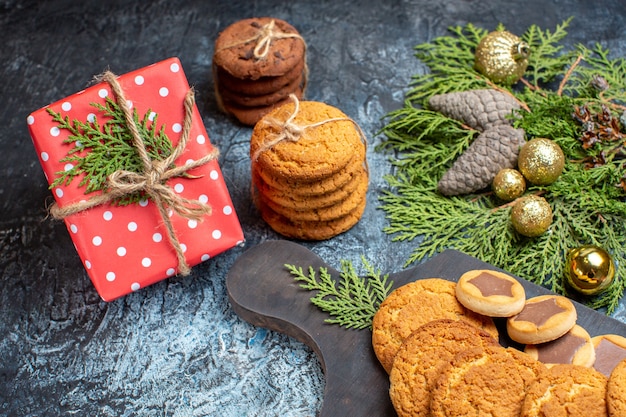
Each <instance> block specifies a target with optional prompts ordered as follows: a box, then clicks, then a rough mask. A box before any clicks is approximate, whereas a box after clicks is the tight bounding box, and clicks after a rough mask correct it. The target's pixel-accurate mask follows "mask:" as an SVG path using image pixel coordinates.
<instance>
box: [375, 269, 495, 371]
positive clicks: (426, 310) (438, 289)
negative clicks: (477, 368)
mask: <svg viewBox="0 0 626 417" xmlns="http://www.w3.org/2000/svg"><path fill="white" fill-rule="evenodd" d="M454 288H455V283H454V282H452V281H447V280H445V279H443V278H427V279H420V280H417V281H413V282H410V283H408V284H405V285H402V286H401V287H398V288H396V289H395V290H394V291H393V292H392V293H391V294H389V296H388V297H387V298H386V299H385V300H384V301H383V302H382V303H381V304H380V306H379V308H378V311H377V312H376V314H375V315H374V319H373V320H372V346H373V348H374V352H375V353H376V357H377V358H378V360H379V361H380V363H381V364H382V366H383V368H384V369H385V370H386V371H387V372H388V373H389V372H390V371H391V367H392V365H393V361H394V358H395V356H396V353H397V352H398V349H400V346H401V345H402V342H403V341H404V339H406V338H407V337H408V336H409V335H410V334H411V333H413V331H415V330H417V329H418V328H419V327H420V326H422V325H424V324H426V323H428V322H430V321H432V320H437V319H453V320H465V321H467V322H469V323H470V324H473V325H475V326H476V327H478V328H481V329H483V330H485V331H486V332H487V333H489V334H491V335H492V336H494V338H496V339H497V338H498V330H497V328H496V326H495V324H494V323H493V320H492V319H491V318H490V317H486V316H482V315H479V314H476V313H474V312H472V311H470V310H468V309H467V308H465V307H463V305H462V304H461V303H459V302H458V300H457V299H456V296H455V293H454Z"/></svg>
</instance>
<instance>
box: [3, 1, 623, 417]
mask: <svg viewBox="0 0 626 417" xmlns="http://www.w3.org/2000/svg"><path fill="white" fill-rule="evenodd" d="M515 3H518V4H515ZM254 16H272V17H277V18H281V19H284V20H286V21H288V22H289V23H291V24H292V25H293V26H295V27H296V28H297V29H298V30H299V31H300V33H301V35H302V36H303V37H304V39H305V40H306V41H307V44H308V61H309V66H310V79H309V84H308V93H307V98H308V99H310V100H317V101H323V102H326V103H328V104H331V105H333V106H336V107H338V108H340V109H341V110H343V111H344V112H345V113H346V114H348V115H349V116H350V117H352V118H353V119H354V120H355V121H356V122H357V123H359V125H360V126H361V127H362V128H363V130H364V131H365V132H366V134H367V136H368V137H369V140H370V146H369V150H368V160H369V164H370V172H371V183H370V189H369V193H368V207H367V209H366V212H365V214H364V216H363V219H362V220H361V222H360V223H359V224H358V225H357V226H355V227H354V228H353V229H351V230H350V231H349V232H348V233H345V234H343V235H341V236H338V237H336V238H333V239H331V240H328V241H324V242H318V243H306V244H305V246H307V247H309V248H311V249H312V250H313V251H314V252H315V253H317V254H318V255H320V256H321V257H322V258H323V259H325V260H326V261H327V262H328V263H329V264H330V265H334V266H336V267H337V266H338V265H339V261H340V260H342V259H347V260H351V261H353V262H354V263H355V264H356V265H357V266H358V265H359V264H360V257H361V256H362V255H363V256H364V257H365V258H366V259H367V260H368V261H369V262H370V263H372V264H373V265H375V266H376V267H377V268H380V269H382V270H383V271H386V272H394V271H398V270H401V269H402V268H403V265H404V261H405V259H406V258H408V254H409V253H410V251H411V245H413V244H416V243H400V242H392V238H391V237H390V236H387V235H385V234H384V233H383V232H382V229H383V228H384V227H385V226H386V221H385V218H384V213H383V212H382V211H381V210H379V208H378V201H377V196H378V195H379V192H380V190H381V189H383V188H384V187H385V182H384V180H383V179H382V176H383V175H385V174H387V173H390V172H391V166H390V164H389V163H388V160H387V159H388V158H389V157H390V155H385V154H381V153H379V152H376V151H375V150H374V148H375V146H376V144H378V143H380V140H381V138H380V137H378V136H376V132H377V131H378V130H379V129H380V127H381V126H382V121H381V118H382V117H383V116H384V115H385V114H387V113H388V112H389V111H391V110H393V109H396V108H398V107H401V106H402V102H403V97H404V93H405V92H406V91H407V88H408V84H409V82H410V79H411V75H414V74H417V73H421V72H423V71H424V70H425V69H424V67H423V65H422V64H421V63H420V62H418V61H417V60H416V59H415V58H414V56H413V49H412V48H413V47H414V46H415V45H417V44H420V43H424V42H428V41H430V40H432V39H433V38H435V37H437V36H442V35H446V34H447V28H448V27H449V26H453V25H465V24H466V23H468V22H472V23H474V24H475V25H476V26H479V27H483V28H485V29H488V30H492V29H494V28H495V27H496V26H497V25H498V24H499V23H503V24H504V25H505V26H506V28H507V29H508V30H510V31H511V32H513V33H517V34H522V33H523V32H524V31H525V30H526V29H527V28H528V26H530V25H532V24H536V25H538V26H540V27H541V28H544V29H551V30H553V29H554V28H555V26H556V25H557V24H559V23H561V22H562V21H564V20H565V19H567V18H568V17H570V16H574V20H573V21H572V23H571V26H570V28H569V29H568V32H569V35H568V37H567V38H566V41H565V43H566V45H568V46H573V45H576V44H578V43H582V44H585V45H587V46H593V45H594V44H595V43H596V42H599V43H601V44H602V45H603V46H604V47H606V48H609V49H610V50H611V51H612V55H613V56H614V57H618V56H623V55H624V53H626V35H625V34H624V30H623V28H624V27H626V4H625V3H624V1H623V0H606V1H595V2H592V1H588V0H552V1H549V0H527V1H524V2H510V1H505V0H488V1H487V0H475V1H474V0H443V1H437V0H434V1H433V0H414V1H400V0H396V1H380V0H364V1H342V0H333V1H318V2H310V1H290V2H277V1H269V0H268V1H239V0H230V1H193V0H188V1H183V0H167V1H165V0H156V1H69V0H66V1H45V2H44V1H11V0H4V1H0V100H1V101H0V414H2V415H8V416H44V415H45V416H50V415H72V414H77V415H101V416H114V415H115V416H130V415H139V416H161V415H167V416H192V415H198V416H200V415H207V416H208V415H216V416H217V415H219V416H244V415H245V416H274V415H281V416H306V415H308V416H312V415H315V413H316V412H317V411H318V410H319V408H320V405H321V401H322V393H323V389H324V376H323V373H322V370H321V367H320V365H319V362H318V361H317V359H316V357H315V355H314V354H313V352H312V351H311V350H310V349H309V348H308V347H307V346H305V345H303V344H301V343H300V342H297V341H295V340H293V339H291V338H289V337H287V336H285V335H282V334H278V333H275V332H270V331H266V330H264V329H262V328H256V327H253V326H251V325H249V324H247V323H246V322H244V321H242V320H241V319H239V318H238V317H237V316H236V315H235V313H234V312H233V311H232V308H231V306H230V305H229V302H228V298H227V294H226V288H225V285H224V281H225V276H226V273H227V272H228V270H229V268H230V266H231V265H232V264H233V262H234V261H235V260H236V259H237V257H238V256H239V255H241V253H243V251H245V250H246V248H235V249H232V250H230V251H228V252H226V253H224V254H222V255H220V256H217V257H215V258H214V259H211V260H209V261H207V262H205V263H203V264H201V265H198V266H196V267H194V268H193V272H192V275H191V276H189V277H186V278H179V277H175V278H172V279H168V280H165V281H162V282H160V283H158V284H156V285H153V286H151V287H149V288H146V289H142V290H141V291H139V292H137V293H134V294H132V295H129V296H126V297H124V298H121V299H119V300H116V301H114V302H111V303H104V302H102V301H101V300H100V299H99V297H98V295H97V293H96V292H95V290H94V288H93V287H92V285H91V283H90V281H89V279H88V278H87V275H86V274H85V272H84V270H83V267H82V265H81V262H80V260H79V259H78V256H77V255H76V252H75V250H74V247H73V245H72V242H71V240H70V238H69V236H68V233H67V231H66V229H65V226H64V225H63V224H62V223H59V222H56V221H51V220H49V219H47V218H46V204H47V202H50V201H51V194H50V193H49V191H48V189H47V184H46V182H45V179H44V176H43V173H42V171H41V169H40V167H39V164H38V161H37V157H36V154H35V152H34V148H33V146H32V143H31V139H30V137H29V134H28V131H27V128H26V116H27V115H28V114H29V113H30V112H32V111H34V110H36V109H38V108H40V107H43V106H45V105H47V104H49V103H51V102H53V101H57V100H59V99H61V98H64V97H66V96H69V95H71V94H73V93H74V92H77V91H79V90H81V89H83V88H85V87H86V86H87V85H89V83H90V81H91V79H92V77H93V75H95V74H98V73H101V72H102V71H103V70H104V69H107V68H109V69H111V70H112V71H113V72H115V73H118V74H122V73H124V72H128V71H131V70H134V69H137V68H140V67H143V66H146V65H149V64H152V63H154V62H156V61H160V60H162V59H164V58H167V57H170V56H178V57H179V58H180V59H181V61H182V64H183V68H184V70H185V72H186V74H187V77H188V79H189V82H190V83H191V84H192V85H194V86H195V87H196V91H197V95H196V97H197V100H198V107H199V109H200V112H201V114H202V116H203V120H204V123H205V125H206V128H207V131H208V133H209V136H210V138H211V141H212V142H213V143H214V144H215V145H216V146H217V147H219V148H220V151H221V157H220V163H221V166H222V169H223V173H224V177H225V178H226V181H227V186H228V188H229V190H230V193H231V195H232V197H233V200H234V204H235V209H236V211H237V213H238V215H239V218H240V220H241V223H242V226H243V230H244V233H245V235H246V239H247V247H248V248H249V247H252V246H254V245H256V244H258V243H261V242H263V241H266V240H268V239H277V238H280V236H278V235H276V234H275V233H274V232H273V231H272V230H271V229H269V228H268V227H267V226H266V225H265V224H264V223H263V222H262V221H261V220H260V218H259V215H258V212H257V211H256V209H255V208H254V207H253V206H252V205H251V203H250V198H249V192H250V185H249V184H250V170H249V157H248V141H249V137H250V133H251V129H250V128H248V127H243V126H241V125H239V124H237V123H235V122H233V121H232V120H231V119H229V118H227V117H225V116H224V115H223V114H220V113H219V112H218V110H217V106H216V103H215V97H214V93H213V89H212V77H211V71H210V65H211V56H212V53H213V43H214V41H215V39H216V37H217V35H218V33H219V32H220V31H221V30H222V29H224V28H225V27H226V26H228V25H229V24H231V23H233V22H234V21H236V20H239V19H243V18H247V17H254ZM614 315H615V317H616V318H618V319H620V320H622V321H624V317H625V316H626V314H625V313H624V306H623V305H622V306H620V307H619V308H618V310H617V312H616V313H615V314H614Z"/></svg>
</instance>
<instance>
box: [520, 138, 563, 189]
mask: <svg viewBox="0 0 626 417" xmlns="http://www.w3.org/2000/svg"><path fill="white" fill-rule="evenodd" d="M564 166H565V155H564V154H563V150H562V149H561V147H560V146H559V145H557V144H556V143H555V142H554V141H551V140H550V139H546V138H535V139H532V140H529V141H528V142H526V144H524V146H522V148H521V149H520V151H519V155H518V157H517V167H518V169H519V170H520V172H521V173H522V174H523V175H524V177H526V179H527V180H528V181H529V182H531V183H533V184H535V185H549V184H552V183H553V182H554V181H556V180H557V178H559V176H560V175H561V173H562V172H563V167H564Z"/></svg>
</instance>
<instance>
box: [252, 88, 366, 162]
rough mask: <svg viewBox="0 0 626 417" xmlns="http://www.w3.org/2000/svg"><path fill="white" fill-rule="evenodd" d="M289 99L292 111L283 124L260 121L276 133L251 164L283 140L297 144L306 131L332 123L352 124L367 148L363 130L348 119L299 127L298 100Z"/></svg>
mask: <svg viewBox="0 0 626 417" xmlns="http://www.w3.org/2000/svg"><path fill="white" fill-rule="evenodd" d="M289 98H290V99H291V101H293V103H294V109H293V112H292V113H291V114H290V115H289V117H288V118H287V119H286V120H285V121H284V122H283V121H280V120H278V119H276V118H273V117H268V118H265V119H262V122H263V123H265V124H267V125H269V126H271V127H273V128H274V129H275V130H276V131H277V133H276V134H275V135H274V137H273V138H272V139H271V140H269V141H267V142H265V143H264V144H263V145H262V146H260V147H259V148H258V149H257V150H256V151H255V152H254V154H253V155H252V157H251V160H252V163H255V162H256V160H257V159H258V158H259V156H261V154H262V153H263V152H265V151H268V150H270V149H272V148H273V147H274V146H276V145H278V144H279V143H281V142H283V141H285V140H287V141H290V142H297V141H298V140H300V138H301V137H302V135H303V134H304V132H305V131H306V130H308V129H313V128H316V127H318V126H322V125H324V124H326V123H332V122H342V121H347V122H350V123H352V124H353V125H354V126H355V128H356V129H357V131H358V133H359V136H360V137H361V141H362V142H363V143H364V144H365V145H366V146H367V139H366V138H365V134H364V133H363V130H361V127H360V126H359V125H358V124H357V123H356V122H355V121H354V120H352V119H351V118H349V117H333V118H330V119H326V120H321V121H319V122H316V123H311V124H308V125H299V124H297V123H295V122H294V120H295V118H296V116H297V115H298V113H299V112H300V100H298V97H297V96H296V95H295V94H290V95H289Z"/></svg>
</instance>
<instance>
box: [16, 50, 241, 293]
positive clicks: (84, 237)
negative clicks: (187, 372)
mask: <svg viewBox="0 0 626 417" xmlns="http://www.w3.org/2000/svg"><path fill="white" fill-rule="evenodd" d="M118 82H119V83H120V85H121V87H122V88H123V89H124V92H125V95H126V98H127V105H128V106H129V107H132V108H133V110H134V111H137V113H138V114H139V116H140V118H143V117H144V115H146V113H147V112H148V111H149V114H148V117H147V119H148V120H149V122H148V123H155V122H156V126H155V127H156V128H157V129H161V128H162V127H163V128H164V129H165V130H164V131H165V132H166V134H167V136H168V137H169V138H170V140H171V141H172V143H173V145H174V146H175V145H176V144H177V143H178V140H179V139H180V136H181V135H182V129H183V121H184V107H183V101H184V98H185V95H186V93H187V91H188V89H189V83H188V81H187V79H186V78H185V75H184V73H183V71H182V67H181V66H180V62H179V61H178V59H176V58H172V59H168V60H165V61H162V62H161V63H157V64H155V65H153V66H149V67H146V68H143V69H140V70H138V71H133V72H130V73H128V74H123V75H121V76H119V77H118ZM111 91H112V90H111V88H110V87H109V86H107V85H105V84H102V83H101V84H96V85H94V86H91V87H89V88H87V89H85V90H84V91H82V92H79V93H77V94H75V95H73V96H71V97H68V98H64V99H62V100H59V101H58V102H56V103H53V104H51V105H50V106H49V108H50V109H51V110H53V111H54V112H57V113H60V114H61V116H62V117H64V116H67V117H69V118H70V120H74V119H76V120H81V121H88V122H90V123H94V122H96V121H97V122H98V124H100V125H102V123H103V122H104V121H105V120H104V119H103V115H102V114H101V113H100V112H99V111H98V110H96V109H95V108H94V107H93V106H92V105H91V104H90V103H93V102H97V103H100V104H104V102H105V99H106V98H110V99H114V98H115V97H114V95H113V93H112V92H111ZM26 122H27V124H28V128H29V131H30V132H31V135H32V137H33V142H34V144H35V149H36V151H37V155H38V156H39V160H40V162H41V165H42V168H43V170H44V174H45V176H46V178H49V179H50V181H54V179H55V178H56V177H57V175H56V173H57V172H60V171H63V170H64V169H72V168H73V166H72V165H68V164H67V163H63V162H60V161H61V159H63V158H64V157H65V156H67V150H68V146H67V145H64V144H63V141H64V140H66V139H67V138H68V137H69V134H70V133H69V132H68V131H67V130H65V129H59V127H58V126H57V125H56V123H55V122H54V121H53V120H52V117H51V116H50V114H49V113H48V111H47V109H46V108H44V109H41V110H38V111H36V112H33V113H32V114H31V115H29V116H28V117H27V119H26ZM189 138H190V140H189V141H188V143H187V147H186V149H185V151H184V152H183V156H181V157H180V158H179V159H178V160H177V161H176V165H179V166H180V165H184V164H187V163H192V162H193V161H196V160H198V159H200V158H202V157H203V156H205V155H206V154H208V153H209V152H210V151H211V150H212V149H213V147H212V145H211V143H210V140H209V135H208V134H207V132H206V129H205V127H204V124H203V122H202V118H201V117H200V114H199V113H198V111H197V108H194V113H193V119H192V127H191V131H190V132H189ZM75 146H78V147H80V146H81V144H80V140H76V141H75ZM74 166H76V164H74ZM190 172H191V174H192V178H191V177H190V178H185V177H178V178H174V179H171V180H168V182H167V185H168V186H169V187H171V188H172V190H174V192H176V193H177V195H179V196H180V197H183V198H186V199H191V200H196V199H197V200H198V201H199V202H201V203H203V204H209V205H211V207H212V209H213V210H212V213H211V215H207V216H205V217H203V218H202V220H201V221H197V220H190V219H188V218H185V217H181V216H179V215H177V214H175V213H173V212H172V210H171V209H170V208H168V210H167V211H168V213H169V216H171V217H170V219H171V222H172V225H173V227H174V230H175V233H176V236H177V238H178V240H179V241H180V245H181V248H182V250H183V253H184V255H185V258H186V259H187V262H188V264H189V265H190V266H193V265H195V264H198V263H200V262H204V261H208V260H210V259H211V258H213V257H214V256H216V255H217V254H219V253H220V252H223V251H225V250H227V249H230V248H232V247H233V246H235V245H236V243H237V242H239V241H241V240H243V235H242V233H241V226H240V225H239V222H238V219H237V216H236V215H234V212H233V209H232V201H231V200H230V196H229V194H228V190H227V189H226V186H225V184H224V181H223V178H222V175H221V171H220V169H219V165H218V161H217V160H215V161H211V162H209V163H207V164H206V165H203V166H201V167H196V168H194V169H193V170H192V171H190ZM78 182H79V180H75V181H73V182H72V183H71V184H69V185H65V184H63V185H61V186H59V187H55V188H53V189H52V193H53V195H54V196H55V198H56V200H57V203H59V204H60V205H61V206H63V205H65V204H69V203H72V202H78V201H81V200H85V199H87V198H89V197H90V195H85V193H84V187H83V188H81V187H79V186H78V185H77V184H78ZM65 221H66V224H67V228H68V230H69V233H70V236H71V237H72V240H73V243H74V245H75V247H76V249H77V251H78V253H79V255H80V257H81V259H82V262H83V265H84V266H85V269H86V270H87V271H88V274H89V277H90V278H91V280H92V281H93V283H94V285H95V286H96V289H97V290H98V293H99V294H100V295H101V297H102V298H103V299H105V300H107V301H108V300H111V299H114V298H117V297H120V296H122V295H124V294H128V293H130V292H132V291H137V290H139V289H141V288H145V287H146V286H149V285H151V284H153V283H155V282H158V281H160V280H162V279H164V278H166V277H170V276H173V275H175V274H176V273H177V272H178V270H179V268H178V261H177V258H176V254H175V251H174V250H173V248H172V246H171V242H170V239H169V236H168V232H167V230H166V228H165V226H164V224H163V220H162V219H161V218H160V214H159V211H158V209H157V208H156V206H155V204H154V203H153V202H152V201H150V200H148V199H143V200H141V201H140V202H139V203H138V204H132V205H129V206H117V205H102V206H97V207H94V208H92V209H90V210H88V211H87V212H84V213H79V214H76V215H72V216H69V217H68V218H66V220H65ZM207 237H208V239H207Z"/></svg>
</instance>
